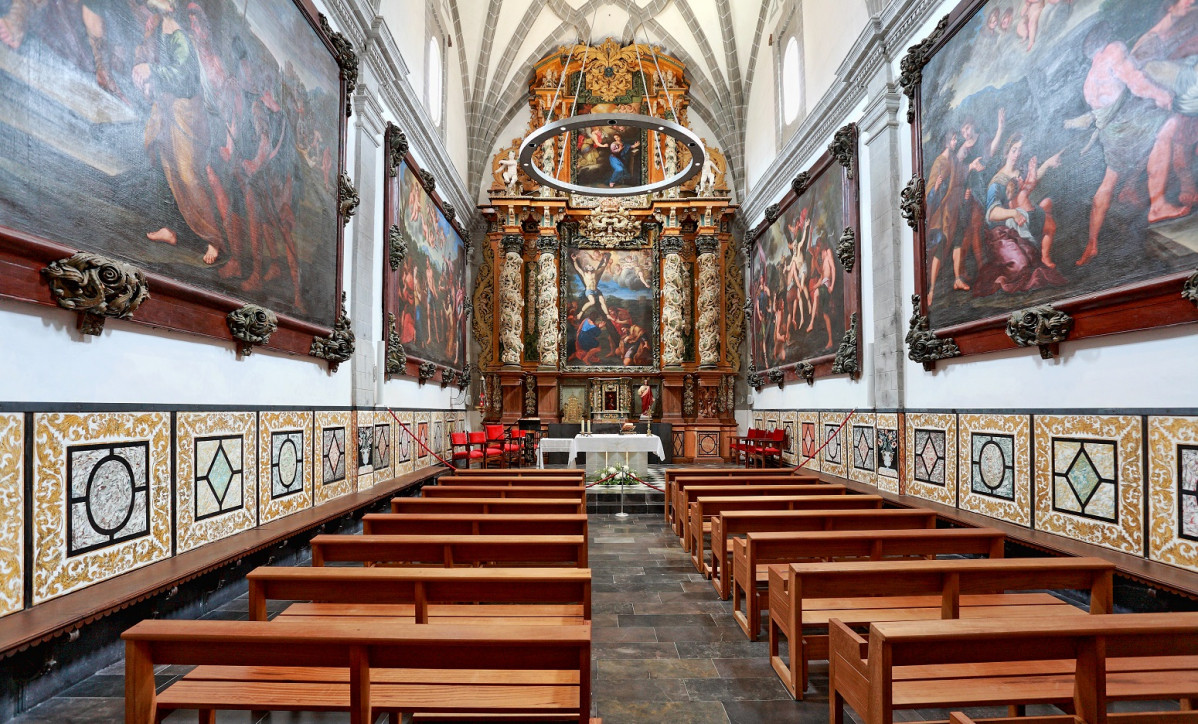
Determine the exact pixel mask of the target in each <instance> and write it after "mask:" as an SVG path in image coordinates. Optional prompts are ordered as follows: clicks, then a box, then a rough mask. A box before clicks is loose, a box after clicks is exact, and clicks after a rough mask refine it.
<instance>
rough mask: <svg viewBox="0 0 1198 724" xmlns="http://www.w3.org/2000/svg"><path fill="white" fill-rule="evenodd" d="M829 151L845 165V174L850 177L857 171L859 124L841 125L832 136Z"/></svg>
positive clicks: (837, 160) (838, 161)
mask: <svg viewBox="0 0 1198 724" xmlns="http://www.w3.org/2000/svg"><path fill="white" fill-rule="evenodd" d="M828 153H829V154H831V155H832V158H834V159H836V162H837V163H839V164H840V165H841V166H844V169H845V175H846V176H848V177H849V178H850V179H852V178H853V174H854V173H855V172H856V169H855V168H854V166H855V165H856V164H855V162H856V158H857V125H856V124H855V123H849V124H847V125H844V126H841V127H840V129H839V130H838V131H836V135H835V136H833V137H832V143H830V144H828Z"/></svg>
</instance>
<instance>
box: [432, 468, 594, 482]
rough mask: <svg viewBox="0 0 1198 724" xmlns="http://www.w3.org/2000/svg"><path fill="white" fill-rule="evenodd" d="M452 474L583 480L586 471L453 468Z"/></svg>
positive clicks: (470, 476) (503, 478) (457, 475)
mask: <svg viewBox="0 0 1198 724" xmlns="http://www.w3.org/2000/svg"><path fill="white" fill-rule="evenodd" d="M453 476H454V477H457V478H480V479H487V478H497V479H499V480H511V479H513V478H524V479H528V480H532V479H536V478H572V479H575V480H579V481H584V480H586V471H585V470H582V469H578V470H572V469H570V468H551V469H542V468H499V469H495V468H470V469H462V470H455V471H454V472H453Z"/></svg>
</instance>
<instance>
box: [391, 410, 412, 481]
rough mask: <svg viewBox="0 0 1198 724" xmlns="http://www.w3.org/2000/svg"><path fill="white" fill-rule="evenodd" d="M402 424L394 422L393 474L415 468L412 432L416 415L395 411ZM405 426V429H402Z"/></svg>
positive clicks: (407, 471)
mask: <svg viewBox="0 0 1198 724" xmlns="http://www.w3.org/2000/svg"><path fill="white" fill-rule="evenodd" d="M396 416H397V417H399V419H400V421H401V422H403V425H399V424H396V425H395V426H394V427H395V474H396V475H404V474H406V473H410V472H412V471H413V470H415V469H416V458H415V457H414V455H415V453H414V450H415V448H416V445H415V443H413V442H412V433H411V432H409V431H415V429H416V427H415V425H416V416H415V415H414V414H413V413H411V412H397V413H396ZM404 426H406V427H407V430H405V429H404Z"/></svg>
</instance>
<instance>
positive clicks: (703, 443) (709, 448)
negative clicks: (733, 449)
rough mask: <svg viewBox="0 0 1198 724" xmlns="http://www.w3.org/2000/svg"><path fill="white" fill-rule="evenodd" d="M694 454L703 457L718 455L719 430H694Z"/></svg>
mask: <svg viewBox="0 0 1198 724" xmlns="http://www.w3.org/2000/svg"><path fill="white" fill-rule="evenodd" d="M695 454H696V455H703V456H713V455H719V454H720V431H719V430H696V431H695Z"/></svg>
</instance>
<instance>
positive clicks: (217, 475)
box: [175, 412, 258, 553]
mask: <svg viewBox="0 0 1198 724" xmlns="http://www.w3.org/2000/svg"><path fill="white" fill-rule="evenodd" d="M254 421H255V415H254V413H252V412H180V413H179V414H178V416H177V417H176V433H175V472H176V476H177V477H176V484H175V519H176V524H175V548H176V550H177V551H178V552H179V553H182V552H184V551H189V550H191V549H193V548H196V547H197V546H201V545H204V544H205V543H211V542H212V541H216V540H220V539H222V538H227V537H229V536H231V535H233V534H234V533H239V532H241V531H243V530H249V529H250V528H253V527H254V525H256V524H257V520H258V501H257V490H258V488H257V481H258V469H257V465H256V460H257V458H256V456H255V453H256V450H255V444H254V442H255V428H254Z"/></svg>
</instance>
